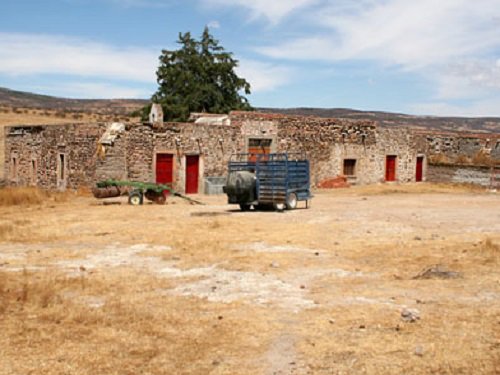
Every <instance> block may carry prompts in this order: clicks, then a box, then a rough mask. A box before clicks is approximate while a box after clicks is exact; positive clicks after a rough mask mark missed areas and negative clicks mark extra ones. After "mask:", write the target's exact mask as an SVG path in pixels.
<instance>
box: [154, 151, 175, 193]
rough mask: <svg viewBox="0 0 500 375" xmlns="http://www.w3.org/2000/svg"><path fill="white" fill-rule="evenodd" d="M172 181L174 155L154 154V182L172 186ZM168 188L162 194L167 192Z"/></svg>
mask: <svg viewBox="0 0 500 375" xmlns="http://www.w3.org/2000/svg"><path fill="white" fill-rule="evenodd" d="M173 181H174V155H173V154H156V183H157V184H163V185H167V186H169V187H172V183H173ZM168 192H169V191H168V190H165V191H164V194H168Z"/></svg>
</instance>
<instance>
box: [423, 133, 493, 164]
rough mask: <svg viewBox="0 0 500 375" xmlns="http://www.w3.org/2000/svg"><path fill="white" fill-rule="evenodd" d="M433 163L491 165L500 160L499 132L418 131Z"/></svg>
mask: <svg viewBox="0 0 500 375" xmlns="http://www.w3.org/2000/svg"><path fill="white" fill-rule="evenodd" d="M417 134H418V136H419V137H421V139H422V140H421V142H423V143H424V144H425V145H426V150H425V152H426V153H427V154H428V156H429V160H430V162H431V163H433V164H450V165H454V164H458V165H463V164H470V165H479V166H480V165H490V164H492V163H493V164H494V163H497V164H498V163H499V162H500V135H499V134H464V133H445V132H431V133H429V132H426V133H422V132H419V133H417Z"/></svg>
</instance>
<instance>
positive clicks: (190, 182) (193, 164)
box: [186, 155, 200, 194]
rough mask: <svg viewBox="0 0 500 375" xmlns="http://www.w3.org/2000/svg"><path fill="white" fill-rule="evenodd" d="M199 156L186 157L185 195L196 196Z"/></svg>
mask: <svg viewBox="0 0 500 375" xmlns="http://www.w3.org/2000/svg"><path fill="white" fill-rule="evenodd" d="M199 173H200V156H199V155H186V194H198V177H199Z"/></svg>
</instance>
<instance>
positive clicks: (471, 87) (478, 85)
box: [435, 60, 500, 99]
mask: <svg viewBox="0 0 500 375" xmlns="http://www.w3.org/2000/svg"><path fill="white" fill-rule="evenodd" d="M499 61H500V60H498V61H492V60H468V61H462V62H456V63H451V64H449V65H447V66H446V67H444V68H443V69H441V70H440V71H439V72H438V74H436V78H435V80H436V82H437V84H438V89H437V94H436V98H437V99H460V98H468V97H481V96H488V95H491V94H492V93H495V92H500V64H499Z"/></svg>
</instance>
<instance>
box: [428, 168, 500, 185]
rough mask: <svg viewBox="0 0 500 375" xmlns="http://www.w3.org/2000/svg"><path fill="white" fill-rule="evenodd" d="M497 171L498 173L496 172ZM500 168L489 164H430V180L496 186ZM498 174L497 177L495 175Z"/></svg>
mask: <svg viewBox="0 0 500 375" xmlns="http://www.w3.org/2000/svg"><path fill="white" fill-rule="evenodd" d="M495 171H496V173H495ZM499 175H500V170H499V168H498V167H497V168H496V169H494V168H492V167H488V166H471V165H445V164H429V165H428V168H427V181H428V182H438V183H439V182H441V183H461V184H474V185H480V186H484V187H492V185H493V187H498V186H495V185H496V184H497V183H498V182H497V179H498V176H499ZM495 176H496V177H495Z"/></svg>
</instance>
